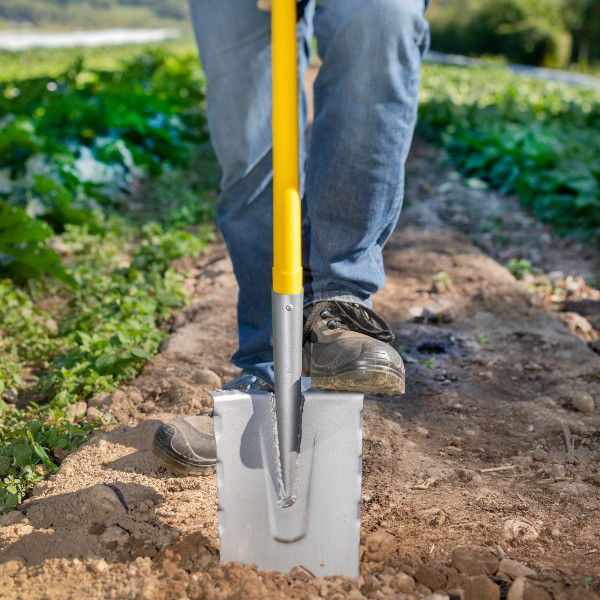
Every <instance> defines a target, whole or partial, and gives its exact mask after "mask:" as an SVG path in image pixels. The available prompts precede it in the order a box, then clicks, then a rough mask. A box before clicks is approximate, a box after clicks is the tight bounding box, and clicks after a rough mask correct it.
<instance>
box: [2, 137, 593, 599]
mask: <svg viewBox="0 0 600 600" xmlns="http://www.w3.org/2000/svg"><path fill="white" fill-rule="evenodd" d="M481 187H482V186H481V185H480V183H479V182H473V181H470V182H465V181H463V180H462V179H460V177H458V175H457V174H455V173H454V172H453V171H452V168H451V167H450V166H449V165H448V164H447V163H446V162H445V159H444V156H443V155H442V154H441V153H440V152H438V151H436V150H433V149H432V148H430V147H429V146H427V145H426V144H424V143H423V142H420V141H417V143H416V144H415V145H414V148H413V151H412V154H411V157H410V160H409V164H408V184H407V199H408V200H407V206H406V208H405V210H404V212H403V215H402V218H401V222H400V225H399V228H398V229H397V231H396V232H395V233H394V235H393V237H392V238H391V240H390V242H389V243H388V245H387V247H386V250H385V261H386V265H387V273H388V279H387V282H386V286H385V288H384V290H383V291H382V292H381V293H379V294H378V295H377V296H376V297H375V299H374V305H375V308H376V310H377V311H378V312H380V313H381V314H382V315H383V316H384V317H385V318H386V319H387V320H388V321H389V322H390V323H391V325H392V327H393V329H394V331H395V333H396V336H397V339H396V342H395V343H396V344H397V345H398V347H399V348H400V351H401V353H402V354H403V356H404V358H405V361H406V371H407V390H406V394H405V395H404V396H391V395H390V396H385V395H379V396H378V395H372V396H367V398H366V401H365V410H364V443H363V483H362V536H363V537H362V539H361V575H360V576H359V577H358V578H356V579H346V578H343V577H330V578H314V577H312V576H311V574H309V573H307V572H306V571H304V570H302V569H295V570H294V571H293V572H292V573H291V574H289V575H280V574H276V573H272V572H264V571H257V570H256V569H255V568H254V567H253V566H239V565H234V564H224V565H220V564H219V538H218V530H217V485H216V477H215V476H214V475H213V476H208V477H189V476H187V477H186V476H180V475H179V474H177V473H176V472H174V471H172V470H171V469H170V468H168V467H166V466H164V465H162V464H161V463H160V462H159V461H158V459H157V458H156V457H155V456H154V455H153V454H152V452H151V451H150V445H151V440H152V435H153V432H154V431H155V429H156V427H157V426H158V425H159V424H160V423H161V422H164V421H167V420H170V419H173V418H175V417H177V416H180V415H184V414H194V413H197V412H200V411H202V410H206V409H209V408H210V405H211V400H210V397H209V396H208V395H207V392H208V391H209V390H211V389H215V388H218V387H219V386H220V385H221V383H222V382H224V381H226V380H228V379H230V378H231V377H232V376H233V375H234V374H235V372H236V370H235V369H234V368H233V367H232V366H231V364H230V362H229V357H230V355H231V353H232V351H233V350H234V348H235V344H236V327H235V298H236V284H235V279H234V277H233V274H232V270H231V264H230V262H229V259H228V258H227V255H226V251H225V248H224V245H223V244H222V243H217V244H215V245H214V246H213V247H212V248H211V249H210V250H208V251H207V252H206V253H204V254H203V255H202V256H201V257H200V258H199V259H198V260H197V261H195V262H193V263H191V264H187V265H185V266H186V267H187V268H188V269H190V272H191V275H190V279H189V282H188V283H189V285H190V286H191V289H192V290H193V293H194V301H193V304H192V305H191V306H190V307H189V308H187V309H186V310H185V311H184V312H182V313H181V314H180V315H178V316H177V318H176V319H175V320H174V322H173V324H172V331H171V333H170V335H169V337H168V338H167V339H166V340H165V343H164V345H163V347H162V350H161V352H160V354H159V355H158V356H156V357H155V358H154V359H153V360H152V361H151V362H150V363H148V365H147V366H146V368H145V369H144V371H143V373H142V374H141V375H140V376H139V377H138V378H137V379H135V380H134V381H131V382H130V383H129V385H126V386H124V387H122V388H120V389H119V390H117V391H116V392H115V393H113V394H112V395H110V396H105V397H100V398H96V399H93V400H92V401H90V402H89V406H90V407H93V408H96V409H98V410H102V411H109V412H110V413H111V414H112V415H113V416H114V418H115V420H116V422H117V424H116V425H115V426H114V427H112V428H107V429H105V430H104V431H102V432H97V433H96V434H95V435H94V437H93V438H92V440H90V441H89V442H87V443H86V444H85V445H83V446H82V447H81V448H80V450H79V451H78V452H76V453H74V454H71V455H69V456H67V457H65V458H64V460H63V462H62V464H61V468H60V470H59V471H58V472H57V473H56V474H55V475H53V476H51V477H50V479H49V480H48V481H45V482H42V483H40V484H38V485H37V486H36V488H35V489H34V492H33V495H32V497H31V498H30V499H28V500H27V501H26V502H25V503H24V504H23V505H22V506H21V507H20V510H19V511H16V512H13V513H10V514H8V515H5V516H4V517H0V590H2V591H1V592H0V596H1V597H3V598H6V599H7V600H9V599H10V600H12V599H30V598H39V599H54V598H61V599H65V600H66V599H69V598H119V599H120V598H128V599H129V598H131V599H140V600H154V599H160V598H173V599H177V600H183V599H185V598H189V599H195V598H210V599H213V598H214V599H219V600H222V599H225V598H232V599H233V598H236V599H237V598H239V599H242V598H296V599H304V598H306V599H308V598H330V599H335V600H342V599H345V598H401V599H417V598H419V599H421V598H431V599H435V600H443V599H444V598H445V599H459V598H461V599H464V600H474V599H482V600H486V599H488V598H489V599H498V598H508V599H509V600H519V599H524V600H533V599H541V600H545V599H548V600H549V599H554V600H559V599H583V600H585V599H588V598H598V597H599V596H598V593H599V592H600V528H599V520H598V515H599V514H600V513H599V511H600V493H599V492H600V409H599V408H597V407H595V406H594V402H595V403H596V405H598V404H600V355H599V354H598V353H596V352H594V351H593V346H594V344H595V343H597V340H598V328H599V320H598V317H599V316H600V294H599V293H598V292H597V290H595V289H594V288H592V287H589V285H588V284H589V283H590V282H592V281H593V280H594V279H595V280H596V281H600V257H599V255H598V253H597V252H595V251H594V250H592V249H590V248H584V247H582V246H580V245H578V244H577V243H575V242H573V241H569V240H564V239H561V238H559V237H557V236H556V235H555V234H553V233H552V231H551V230H549V229H548V228H547V227H545V226H543V225H541V224H539V223H537V222H536V221H535V219H533V218H531V217H530V216H528V215H527V214H525V213H523V212H522V211H521V210H520V209H519V207H518V203H517V202H516V200H514V199H512V198H504V197H502V196H500V195H498V194H496V193H493V192H490V191H489V190H486V189H480V188H481ZM463 232H464V233H463ZM523 232H525V233H523ZM510 258H528V259H530V260H531V261H532V263H533V266H534V268H536V269H538V270H539V272H536V273H528V274H525V278H524V279H523V280H522V281H521V282H517V281H516V280H515V279H514V278H513V277H512V276H511V275H510V274H509V273H508V271H507V270H506V269H505V268H504V267H502V266H501V264H500V263H502V264H504V263H506V262H507V261H508V260H509V259H510ZM495 259H497V260H498V261H500V262H497V260H495Z"/></svg>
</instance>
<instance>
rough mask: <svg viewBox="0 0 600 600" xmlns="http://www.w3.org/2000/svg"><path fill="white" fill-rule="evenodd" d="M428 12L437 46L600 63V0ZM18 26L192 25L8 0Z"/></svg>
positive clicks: (169, 11) (98, 3)
mask: <svg viewBox="0 0 600 600" xmlns="http://www.w3.org/2000/svg"><path fill="white" fill-rule="evenodd" d="M248 1H252V0H248ZM427 15H428V18H429V21H430V23H431V32H432V49H433V50H437V51H440V52H450V53H454V54H464V55H467V56H500V57H503V58H505V59H506V60H508V61H510V62H515V63H523V64H530V65H538V66H547V67H555V68H565V67H568V66H569V65H574V66H577V68H579V69H582V70H588V69H590V68H594V65H599V66H597V67H596V68H598V69H600V43H598V40H600V2H599V1H598V0H433V1H432V3H431V5H430V8H429V11H428V13H427ZM15 26H20V27H33V28H43V29H47V30H48V29H74V28H83V29H90V28H105V27H173V26H175V27H179V28H180V29H183V30H184V31H185V32H186V33H189V32H190V31H191V29H190V24H189V19H188V8H187V0H86V1H80V0H19V1H18V2H15V1H14V0H0V28H14V27H15Z"/></svg>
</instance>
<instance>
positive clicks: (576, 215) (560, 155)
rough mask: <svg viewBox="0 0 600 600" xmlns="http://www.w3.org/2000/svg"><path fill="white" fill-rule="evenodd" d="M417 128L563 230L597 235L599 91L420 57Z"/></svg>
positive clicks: (468, 169)
mask: <svg viewBox="0 0 600 600" xmlns="http://www.w3.org/2000/svg"><path fill="white" fill-rule="evenodd" d="M422 81H423V85H422V90H421V103H420V109H419V110H420V119H419V125H418V126H419V129H420V132H421V134H422V135H425V136H426V137H427V138H428V139H430V140H432V141H434V142H436V143H439V144H440V145H442V146H443V147H444V148H445V149H446V150H447V151H448V154H449V156H450V158H451V160H452V161H453V162H454V163H455V164H456V166H457V167H458V168H459V169H460V170H461V171H462V172H463V173H464V174H465V175H466V176H467V177H477V178H479V179H482V180H484V181H486V182H488V183H489V184H491V185H492V186H494V187H496V188H498V189H500V191H501V192H503V193H507V194H512V193H516V194H518V196H519V199H520V201H521V203H522V204H523V205H524V206H525V207H527V208H529V209H531V210H532V211H533V212H534V213H536V214H537V215H538V216H539V217H541V218H542V219H543V220H545V221H547V222H550V223H552V224H553V225H554V226H555V227H556V229H557V230H558V231H559V232H561V233H567V234H577V235H578V236H579V237H580V238H582V239H583V240H584V241H587V242H597V243H600V162H599V159H598V156H599V155H600V137H599V136H598V135H597V130H598V128H599V127H600V93H598V92H597V91H594V90H588V89H583V88H575V87H571V86H567V85H564V84H559V83H554V82H542V81H535V80H532V79H527V78H525V77H520V76H517V75H514V74H511V73H510V72H509V71H508V70H505V69H502V68H499V67H494V68H486V69H483V68H476V69H475V68H474V69H458V68H455V67H444V66H438V65H428V64H426V65H425V66H424V69H423V77H422Z"/></svg>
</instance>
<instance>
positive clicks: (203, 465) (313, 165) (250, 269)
mask: <svg viewBox="0 0 600 600" xmlns="http://www.w3.org/2000/svg"><path fill="white" fill-rule="evenodd" d="M274 1H278V0H274ZM427 2H428V0H319V2H318V6H315V0H299V1H298V4H297V7H298V19H297V40H298V73H299V78H300V81H303V78H304V73H305V71H306V68H307V64H308V60H309V55H310V48H311V43H312V39H313V34H314V36H315V38H316V41H317V47H318V53H319V56H320V58H321V60H322V64H321V67H320V70H319V73H318V76H317V78H316V81H315V84H314V121H313V124H312V128H311V133H310V145H309V147H308V149H307V148H305V145H304V142H303V141H302V142H301V148H300V158H301V163H300V164H301V165H305V168H304V169H302V171H301V177H300V193H301V197H302V210H303V219H302V246H303V252H302V262H303V270H304V279H303V287H304V301H305V309H304V319H305V323H304V346H303V367H302V368H303V374H304V375H306V376H310V377H311V384H312V385H313V386H314V387H327V388H334V389H341V390H354V391H363V392H379V393H403V392H404V366H403V364H402V359H401V358H400V356H399V354H398V353H397V352H396V350H394V348H392V346H391V345H390V342H392V341H393V339H394V335H393V333H392V331H391V329H390V327H389V326H388V325H387V324H386V323H385V321H384V320H383V319H382V318H381V317H379V316H378V315H377V314H375V312H374V311H373V310H372V307H371V300H370V297H371V296H372V295H373V294H374V293H375V292H377V291H378V290H380V289H381V288H382V286H383V284H384V280H385V274H384V268H383V260H382V248H383V246H384V244H385V242H386V240H387V239H388V237H389V236H390V235H391V233H392V231H393V230H394V228H395V225H396V222H397V220H398V217H399V215H400V211H401V208H402V200H403V190H404V165H405V161H406V157H407V154H408V150H409V146H410V143H411V140H412V135H413V130H414V127H415V122H416V117H417V105H418V92H419V82H420V64H421V57H422V55H423V54H424V52H425V51H426V49H427V47H428V43H429V27H428V24H427V21H426V19H425V17H424V13H425V9H426V8H427ZM265 4H266V5H268V4H269V2H268V0H259V3H258V6H257V5H256V4H255V3H254V2H252V1H251V0H190V11H191V16H192V21H193V26H194V32H195V36H196V41H197V44H198V50H199V55H200V61H201V63H202V66H203V68H204V72H205V75H206V106H207V118H208V124H209V129H210V134H211V141H212V144H213V147H214V150H215V152H216V155H217V158H218V161H219V164H220V166H221V168H222V171H223V176H222V181H221V193H220V196H219V198H218V200H217V206H216V209H217V220H218V223H219V226H220V228H221V230H222V232H223V235H224V238H225V242H226V244H227V249H228V251H229V254H230V256H231V260H232V263H233V269H234V273H235V276H236V279H237V282H238V285H239V296H238V304H237V318H238V337H239V348H238V349H237V351H236V352H235V354H234V355H233V357H232V361H233V363H234V364H235V365H236V366H237V367H239V368H240V369H241V373H240V375H239V376H238V377H237V378H236V379H235V380H233V381H231V382H229V383H228V384H226V385H224V386H223V387H224V389H260V390H267V391H273V351H272V350H273V349H272V339H271V267H272V245H273V238H272V215H273V208H272V201H273V199H272V177H273V171H272V154H271V149H272V132H271V106H272V102H271V22H270V14H269V13H268V12H265V11H264V10H261V9H264V8H265ZM266 8H268V6H266ZM300 88H302V86H300ZM299 112H300V127H301V129H300V131H303V130H304V127H305V124H306V114H307V105H306V99H305V97H304V94H303V93H302V97H301V100H300V111H299ZM301 138H302V136H301ZM153 449H154V451H155V452H156V453H157V454H158V455H160V456H161V457H162V458H163V459H165V460H167V461H168V462H170V463H172V464H174V465H176V466H177V467H179V468H180V469H182V470H185V471H187V472H191V473H199V474H203V473H210V472H213V471H214V468H215V464H216V444H215V440H214V434H213V425H212V413H204V414H202V415H195V416H188V417H183V418H180V419H177V420H175V421H172V422H170V423H166V424H164V425H162V426H161V427H160V428H159V429H158V430H157V432H156V434H155V436H154V440H153Z"/></svg>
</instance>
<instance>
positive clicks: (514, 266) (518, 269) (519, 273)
mask: <svg viewBox="0 0 600 600" xmlns="http://www.w3.org/2000/svg"><path fill="white" fill-rule="evenodd" d="M506 268H507V269H508V272H509V273H510V274H511V275H512V276H513V277H514V278H515V279H517V280H520V279H523V277H524V276H525V275H527V274H529V273H532V272H533V271H532V268H531V261H530V260H527V259H526V258H511V259H510V260H509V261H508V263H506Z"/></svg>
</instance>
